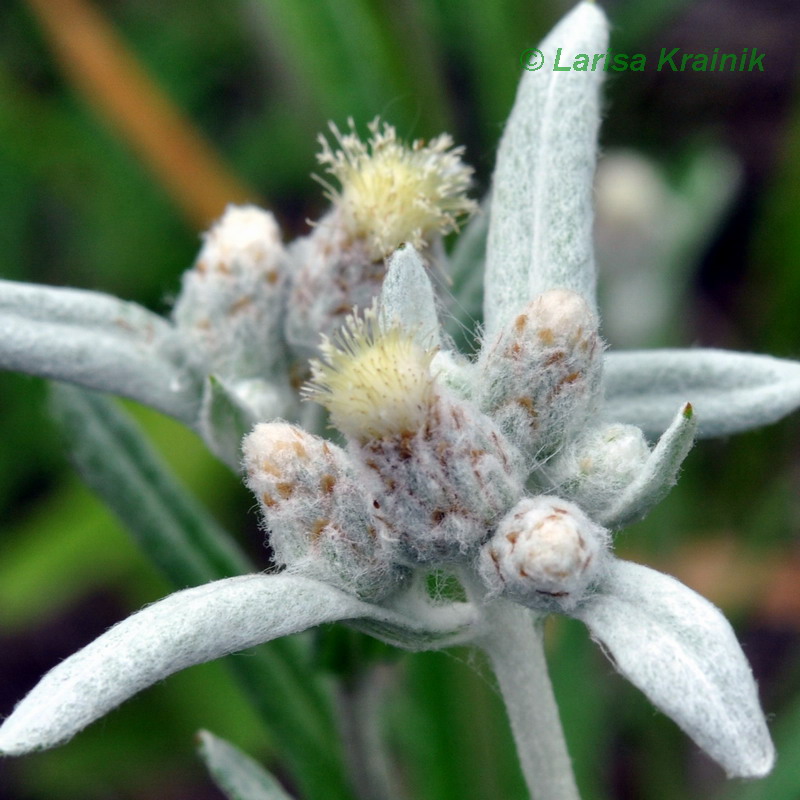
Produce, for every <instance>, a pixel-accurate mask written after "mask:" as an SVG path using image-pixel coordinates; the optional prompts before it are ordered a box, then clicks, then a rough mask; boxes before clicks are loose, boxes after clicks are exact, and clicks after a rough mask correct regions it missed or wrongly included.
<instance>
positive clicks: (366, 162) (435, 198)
mask: <svg viewBox="0 0 800 800" xmlns="http://www.w3.org/2000/svg"><path fill="white" fill-rule="evenodd" d="M348 122H349V126H350V132H349V133H346V134H343V133H341V132H340V131H339V129H338V128H337V127H336V125H334V124H333V123H331V125H330V128H331V131H332V132H333V135H334V137H335V138H336V142H337V143H338V145H339V149H336V150H334V149H333V148H331V146H330V144H329V143H328V141H327V139H325V137H324V136H320V143H321V145H322V152H321V153H319V154H318V156H317V159H318V161H319V163H320V164H324V165H325V166H326V168H327V171H328V172H329V173H330V174H331V175H333V176H334V177H335V178H336V179H337V181H338V182H339V183H340V184H341V189H339V190H337V189H335V188H334V187H332V186H330V185H329V184H327V183H326V182H324V181H321V182H322V183H323V185H324V186H325V187H326V189H327V193H326V194H327V196H328V198H329V199H330V200H331V202H332V203H333V204H334V205H335V206H336V207H337V209H338V210H339V212H340V214H341V220H342V224H343V225H344V226H345V228H346V230H347V231H348V233H350V235H351V236H354V237H356V238H360V239H363V240H364V241H365V242H366V243H367V247H368V250H369V252H370V255H371V256H372V257H373V258H374V259H376V260H377V259H380V258H384V257H385V256H387V255H389V254H390V253H391V252H392V251H393V250H395V249H396V248H397V247H399V245H400V244H402V243H403V242H411V243H412V244H413V245H414V246H415V247H417V248H422V247H424V246H425V245H426V244H427V243H429V242H430V240H431V238H432V237H434V236H436V235H438V234H445V233H449V232H450V231H452V230H456V229H457V228H458V224H459V220H460V219H461V218H462V217H464V216H466V215H469V214H472V213H473V212H474V211H475V209H476V208H477V204H476V203H475V201H474V200H470V199H469V198H468V197H467V196H466V191H467V189H468V188H469V185H470V181H471V178H472V172H473V170H472V168H471V167H468V166H467V165H466V164H464V162H463V161H462V160H461V156H462V154H463V152H464V148H463V147H453V140H452V138H451V137H450V136H449V135H448V134H442V135H441V136H437V137H436V138H435V139H433V140H432V141H431V142H429V143H428V144H425V142H423V141H422V140H416V141H414V142H413V143H412V144H411V146H408V145H406V144H404V143H403V142H400V141H399V140H398V139H397V133H396V131H395V129H394V127H392V126H391V125H388V124H386V123H383V126H381V123H380V120H378V119H377V118H376V119H375V120H373V121H372V122H371V123H370V124H369V130H370V133H371V134H372V135H371V137H370V138H369V139H368V140H367V142H366V143H365V142H362V141H361V140H360V139H359V138H358V134H357V133H356V132H355V125H354V123H353V120H352V119H351V120H349V121H348Z"/></svg>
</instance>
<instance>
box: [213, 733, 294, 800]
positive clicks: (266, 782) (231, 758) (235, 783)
mask: <svg viewBox="0 0 800 800" xmlns="http://www.w3.org/2000/svg"><path fill="white" fill-rule="evenodd" d="M197 741H198V747H197V752H198V754H199V755H200V758H202V759H203V761H204V762H205V765H206V767H207V768H208V771H209V773H210V775H211V777H212V779H213V780H214V783H215V784H216V785H217V786H218V787H219V788H220V790H221V791H222V792H223V793H224V794H225V796H226V797H227V798H228V800H291V797H290V796H289V795H288V794H287V793H286V792H285V791H284V790H283V787H282V786H281V785H280V784H279V783H278V781H277V780H275V778H273V777H272V775H270V774H269V773H268V772H267V771H266V770H265V769H264V768H263V767H262V766H261V765H260V764H258V763H257V762H256V761H254V760H253V759H252V758H250V756H247V755H245V754H244V753H242V752H241V751H240V750H239V749H238V748H236V747H234V746H233V745H232V744H230V743H229V742H226V741H225V740H224V739H220V738H219V737H217V736H214V734H213V733H209V732H208V731H200V732H199V733H198V734H197Z"/></svg>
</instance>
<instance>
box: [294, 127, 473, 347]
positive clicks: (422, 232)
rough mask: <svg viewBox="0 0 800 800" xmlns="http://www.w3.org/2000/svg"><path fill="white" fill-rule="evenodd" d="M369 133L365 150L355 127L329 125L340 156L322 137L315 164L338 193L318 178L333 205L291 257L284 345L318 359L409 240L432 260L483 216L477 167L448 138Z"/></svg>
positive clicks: (385, 130)
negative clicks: (322, 344)
mask: <svg viewBox="0 0 800 800" xmlns="http://www.w3.org/2000/svg"><path fill="white" fill-rule="evenodd" d="M369 130H370V133H371V137H370V138H369V139H368V141H367V142H366V143H364V142H362V141H361V140H360V139H359V137H358V135H357V134H356V132H355V127H354V124H353V121H352V120H350V132H349V133H346V134H343V133H342V132H340V131H339V129H338V128H337V127H336V126H335V125H333V124H331V131H332V132H333V135H334V137H335V139H336V142H337V144H338V146H339V147H338V149H334V148H332V147H331V145H330V144H329V143H328V141H327V140H326V139H325V137H323V136H321V137H320V143H321V145H322V152H321V153H320V154H319V155H318V156H317V159H318V161H319V162H320V164H322V165H324V166H325V167H326V169H327V171H328V173H329V174H330V175H331V176H332V177H333V178H334V179H335V180H336V181H337V182H338V183H339V185H340V188H339V189H336V188H334V187H333V186H331V185H330V184H328V183H327V182H325V181H323V180H321V179H320V182H321V183H322V184H323V186H325V188H326V196H327V197H328V199H329V200H330V201H331V203H332V204H333V207H332V209H331V211H330V213H329V214H328V215H327V216H326V217H325V218H323V219H322V220H321V221H320V222H318V223H317V224H316V225H315V228H314V231H313V233H312V234H311V235H310V236H309V237H307V238H306V239H304V240H301V241H300V242H298V244H297V245H296V247H295V249H294V251H293V258H294V262H295V271H294V275H293V279H292V289H291V298H290V302H289V312H288V316H287V320H286V339H287V341H289V342H290V343H291V345H292V346H293V347H294V348H295V349H296V350H297V352H298V354H300V355H304V356H307V355H310V354H313V353H314V352H315V350H316V345H317V343H318V336H319V333H320V332H321V333H325V334H328V335H330V334H331V333H332V332H333V331H334V330H336V329H337V328H338V327H339V326H340V325H341V324H342V322H343V320H344V318H345V316H346V315H347V314H349V313H350V312H351V311H352V310H353V309H354V308H355V307H357V306H358V307H361V308H364V307H367V306H369V304H370V303H371V301H372V299H373V298H374V297H375V296H376V295H377V294H378V292H379V291H380V287H381V282H382V281H383V278H384V276H385V274H386V266H385V263H384V260H385V259H386V258H387V257H388V256H389V255H391V254H392V253H393V252H394V251H395V250H396V249H397V248H398V247H399V246H400V245H401V244H403V243H404V242H410V243H411V244H413V245H414V246H415V247H416V248H417V249H418V250H419V251H420V253H421V254H422V255H423V257H424V258H425V257H427V255H428V254H429V252H430V247H431V245H433V244H434V243H436V242H438V241H439V240H440V238H441V236H442V235H444V234H446V233H449V232H450V231H453V230H456V229H457V228H458V225H459V222H460V220H461V219H462V218H464V217H466V216H468V215H469V214H472V213H473V212H474V211H475V210H476V208H477V204H476V203H475V202H474V201H473V200H470V199H469V198H467V196H466V191H467V189H468V187H469V185H470V182H471V179H472V169H471V168H470V167H468V166H466V165H465V164H464V163H463V162H462V160H461V155H462V153H463V148H461V147H453V141H452V139H451V138H450V136H448V135H446V134H443V135H441V136H438V137H436V138H435V139H433V140H432V141H431V142H430V143H428V144H425V143H424V142H422V141H415V142H413V143H412V144H411V145H410V146H409V145H406V144H404V143H403V142H401V141H400V140H398V138H397V133H396V131H395V129H394V128H393V127H392V126H391V125H388V124H386V123H384V124H383V126H381V124H380V121H379V120H377V119H376V120H374V121H373V122H372V123H370V125H369Z"/></svg>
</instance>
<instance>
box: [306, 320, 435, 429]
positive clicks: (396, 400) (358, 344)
mask: <svg viewBox="0 0 800 800" xmlns="http://www.w3.org/2000/svg"><path fill="white" fill-rule="evenodd" d="M320 349H321V351H322V359H313V360H312V361H311V380H310V381H309V383H307V384H306V386H304V387H303V397H304V398H305V399H308V400H314V401H316V402H318V403H320V404H321V405H323V406H325V408H327V409H328V411H330V414H331V421H332V422H333V424H334V425H335V426H336V427H337V428H338V429H339V430H340V431H341V432H342V433H344V434H345V435H346V436H351V437H353V438H354V439H356V440H358V441H367V440H370V439H385V438H388V437H391V436H394V435H396V434H402V433H414V432H416V431H417V430H419V429H420V427H422V425H423V424H424V422H425V419H426V416H427V414H428V410H429V409H430V407H431V404H432V403H433V402H434V399H435V394H436V393H435V379H434V377H433V375H432V374H431V370H430V366H431V360H432V359H433V355H434V353H433V351H426V350H423V349H422V348H421V347H420V346H419V345H418V344H417V343H416V342H415V341H414V338H413V336H411V335H409V334H407V333H405V332H404V331H403V330H402V329H401V328H399V327H390V328H389V329H387V330H381V329H380V325H379V323H378V317H377V311H376V308H375V306H374V305H373V306H372V308H370V309H367V311H366V312H365V314H364V316H363V317H358V316H357V314H356V313H354V314H352V315H350V316H349V317H348V318H347V320H346V321H345V324H344V325H343V326H342V328H341V329H340V330H339V331H337V332H336V333H335V334H334V336H333V337H332V338H331V339H329V338H328V337H327V336H323V343H322V346H321V348H320Z"/></svg>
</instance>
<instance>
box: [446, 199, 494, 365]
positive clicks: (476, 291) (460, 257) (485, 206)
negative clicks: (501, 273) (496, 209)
mask: <svg viewBox="0 0 800 800" xmlns="http://www.w3.org/2000/svg"><path fill="white" fill-rule="evenodd" d="M488 232H489V197H488V196H487V197H486V198H485V199H484V201H483V202H482V203H481V208H480V211H478V213H477V214H476V215H475V216H474V217H473V218H472V219H471V220H470V221H469V223H468V225H467V227H466V228H464V230H463V231H462V232H461V234H460V235H459V237H458V241H457V242H456V244H455V247H454V248H453V252H452V254H451V256H450V277H451V278H452V280H453V285H452V287H451V292H452V294H453V299H454V303H453V305H452V306H451V307H450V309H449V311H450V312H451V314H450V315H448V317H447V319H446V321H445V329H446V330H447V333H449V334H450V336H452V337H453V339H454V341H455V342H456V345H457V347H458V349H459V350H461V352H467V353H471V352H473V351H474V350H475V345H476V343H475V341H474V337H475V336H477V331H478V326H479V325H480V323H481V322H482V321H483V269H484V264H485V262H486V236H487V234H488Z"/></svg>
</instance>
